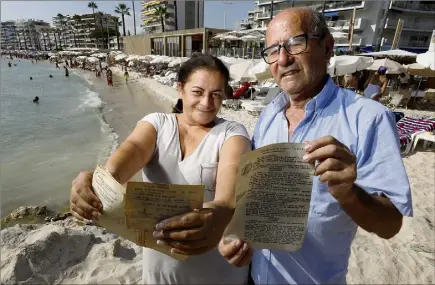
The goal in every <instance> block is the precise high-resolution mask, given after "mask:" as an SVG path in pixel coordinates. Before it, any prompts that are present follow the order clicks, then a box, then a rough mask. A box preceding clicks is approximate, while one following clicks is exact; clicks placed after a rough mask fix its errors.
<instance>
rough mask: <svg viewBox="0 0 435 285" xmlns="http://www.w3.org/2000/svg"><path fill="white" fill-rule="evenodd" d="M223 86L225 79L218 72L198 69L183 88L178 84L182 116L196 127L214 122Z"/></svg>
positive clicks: (223, 90) (222, 93)
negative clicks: (196, 125)
mask: <svg viewBox="0 0 435 285" xmlns="http://www.w3.org/2000/svg"><path fill="white" fill-rule="evenodd" d="M225 85H226V84H225V78H224V76H222V74H221V73H219V72H218V71H213V70H206V69H200V70H196V71H195V72H193V73H192V74H191V75H190V76H189V78H188V80H187V82H186V83H185V84H184V86H181V84H180V83H178V93H179V96H180V97H181V99H182V100H183V114H184V115H185V116H186V117H187V119H188V120H189V121H191V122H192V123H194V124H198V125H203V126H204V125H207V124H209V123H211V122H212V121H214V120H215V119H216V115H217V113H218V112H219V109H220V107H221V105H222V98H223V96H224V94H225Z"/></svg>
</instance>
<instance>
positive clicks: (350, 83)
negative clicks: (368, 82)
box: [343, 72, 359, 92]
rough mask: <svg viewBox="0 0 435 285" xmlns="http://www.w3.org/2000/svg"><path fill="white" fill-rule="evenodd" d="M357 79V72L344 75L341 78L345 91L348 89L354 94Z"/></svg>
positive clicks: (356, 88)
mask: <svg viewBox="0 0 435 285" xmlns="http://www.w3.org/2000/svg"><path fill="white" fill-rule="evenodd" d="M358 78H359V73H358V72H354V73H352V74H346V75H345V76H344V77H343V87H344V88H346V89H350V90H352V91H353V92H356V91H357V90H358Z"/></svg>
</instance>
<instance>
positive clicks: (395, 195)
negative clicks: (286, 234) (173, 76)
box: [219, 7, 412, 284]
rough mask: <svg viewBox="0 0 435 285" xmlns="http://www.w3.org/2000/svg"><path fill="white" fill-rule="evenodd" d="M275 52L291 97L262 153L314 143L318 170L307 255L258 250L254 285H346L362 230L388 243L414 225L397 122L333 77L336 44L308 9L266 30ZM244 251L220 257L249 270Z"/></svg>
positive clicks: (266, 124) (273, 65)
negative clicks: (406, 221)
mask: <svg viewBox="0 0 435 285" xmlns="http://www.w3.org/2000/svg"><path fill="white" fill-rule="evenodd" d="M266 46H267V48H266V49H265V50H263V51H262V55H263V58H264V60H265V61H266V62H267V63H268V64H269V65H270V70H271V73H272V75H273V77H274V79H275V82H276V83H277V84H278V85H279V87H280V88H281V89H282V90H283V92H282V93H281V94H280V95H278V97H276V98H275V99H274V100H273V101H272V102H271V103H270V104H268V105H267V107H266V108H265V109H264V110H263V112H262V114H261V115H260V118H259V119H258V121H257V124H256V127H255V130H254V135H253V139H252V140H253V141H252V143H253V146H254V148H260V147H262V146H265V145H269V144H274V143H284V142H294V143H304V142H305V150H306V156H305V157H304V160H305V161H307V162H310V163H313V164H314V162H316V161H317V163H316V164H317V165H316V169H315V177H314V178H313V186H312V192H311V202H310V209H309V215H308V221H307V230H306V233H305V238H304V241H303V245H302V248H301V249H299V250H298V251H295V252H287V251H280V250H268V249H262V250H255V252H254V256H253V258H252V264H251V276H252V279H253V282H252V283H253V284H340V283H346V273H347V270H348V263H349V256H350V253H351V243H352V240H353V238H354V237H355V234H356V232H357V229H358V227H361V228H363V229H364V230H366V231H368V232H371V233H374V234H376V235H377V236H379V237H380V238H383V239H389V238H391V237H393V236H395V235H396V234H397V233H398V232H399V230H400V228H401V226H402V219H403V215H406V216H411V215H412V201H411V193H410V187H409V182H408V178H407V175H406V171H405V168H404V165H403V162H402V158H401V156H400V149H399V148H400V145H399V138H398V134H397V130H396V123H395V119H394V116H393V114H392V113H391V111H390V110H389V109H387V108H385V107H384V106H383V105H382V104H380V103H378V102H375V101H373V100H367V99H366V98H363V97H362V96H359V95H357V94H356V93H355V92H352V91H350V90H346V89H343V88H339V87H337V86H336V85H335V84H334V82H333V80H332V79H331V78H330V77H329V75H328V74H327V66H328V62H329V60H330V58H331V55H332V54H333V49H334V39H333V37H332V36H331V34H330V32H329V30H328V25H327V24H326V21H325V19H324V17H323V15H322V14H321V13H319V12H316V11H314V10H312V9H310V8H308V7H307V8H305V7H304V8H290V9H286V10H284V11H282V12H280V13H278V14H277V15H276V16H275V17H274V18H273V20H271V21H270V23H269V24H268V26H267V31H266ZM270 234H271V235H272V236H273V233H270ZM372 238H376V237H375V236H374V235H373V236H372ZM235 242H237V241H233V242H231V243H227V244H224V243H223V242H221V243H220V246H219V248H220V251H221V253H222V254H223V255H224V256H226V257H227V258H228V259H229V261H230V262H231V263H233V264H235V265H239V264H242V265H245V264H247V263H248V262H249V259H248V260H246V259H244V258H245V254H244V253H243V250H240V249H241V248H242V247H243V246H244V245H245V244H247V243H245V242H242V241H238V242H240V246H239V247H237V246H235V245H234V243H235ZM365 245H366V246H368V247H370V239H367V241H366V242H365ZM386 258H388V257H386ZM378 269H379V270H382V266H381V267H379V266H378Z"/></svg>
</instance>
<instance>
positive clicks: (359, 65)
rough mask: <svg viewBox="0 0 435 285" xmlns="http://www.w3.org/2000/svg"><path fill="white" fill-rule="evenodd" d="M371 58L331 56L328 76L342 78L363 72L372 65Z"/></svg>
mask: <svg viewBox="0 0 435 285" xmlns="http://www.w3.org/2000/svg"><path fill="white" fill-rule="evenodd" d="M373 62H374V60H373V58H371V57H365V56H356V55H340V56H333V57H332V58H331V60H330V63H329V67H328V74H329V75H331V76H333V77H334V76H342V75H346V74H351V73H354V72H355V71H360V70H364V69H366V68H368V67H370V66H371V65H372V64H373Z"/></svg>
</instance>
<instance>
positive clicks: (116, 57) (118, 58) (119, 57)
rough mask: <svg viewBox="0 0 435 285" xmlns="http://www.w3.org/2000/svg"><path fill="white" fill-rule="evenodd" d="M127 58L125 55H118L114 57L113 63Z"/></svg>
mask: <svg viewBox="0 0 435 285" xmlns="http://www.w3.org/2000/svg"><path fill="white" fill-rule="evenodd" d="M126 58H127V55H125V54H118V55H117V56H115V61H121V60H124V59H126Z"/></svg>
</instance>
